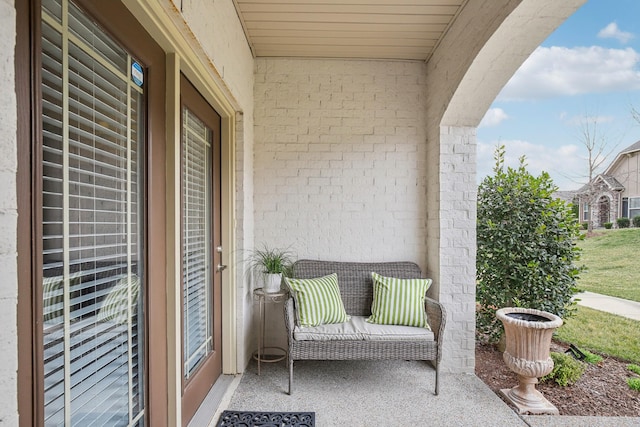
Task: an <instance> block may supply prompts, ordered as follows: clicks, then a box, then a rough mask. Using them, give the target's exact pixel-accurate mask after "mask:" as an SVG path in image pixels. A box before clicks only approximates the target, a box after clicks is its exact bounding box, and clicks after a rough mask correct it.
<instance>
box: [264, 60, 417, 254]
mask: <svg viewBox="0 0 640 427" xmlns="http://www.w3.org/2000/svg"><path fill="white" fill-rule="evenodd" d="M424 75H425V66H424V64H422V63H418V62H400V61H395V62H391V61H390V62H385V61H343V60H302V59H301V60H293V59H257V60H256V75H255V81H256V83H255V137H256V141H255V197H254V203H255V221H256V224H255V240H256V243H257V244H260V243H261V242H264V243H266V244H269V245H273V246H289V245H291V246H292V249H293V250H294V251H295V252H296V253H297V255H298V256H299V257H311V258H320V259H333V260H352V261H365V260H366V261H383V260H411V261H416V262H418V263H419V264H420V265H422V266H424V264H425V262H424V261H425V256H426V212H425V209H426V176H427V170H426V149H425V141H426V124H425V120H426V112H425V105H426V95H427V93H426V86H425V77H424Z"/></svg>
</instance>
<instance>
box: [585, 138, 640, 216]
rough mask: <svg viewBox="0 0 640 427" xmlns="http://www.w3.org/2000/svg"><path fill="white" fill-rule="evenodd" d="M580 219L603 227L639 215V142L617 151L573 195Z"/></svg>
mask: <svg viewBox="0 0 640 427" xmlns="http://www.w3.org/2000/svg"><path fill="white" fill-rule="evenodd" d="M576 199H577V202H578V204H579V209H580V210H579V212H580V221H581V222H585V223H586V222H587V221H591V222H592V226H593V227H604V224H606V223H608V222H611V223H613V224H614V227H615V226H616V220H617V219H618V218H630V219H631V218H633V217H635V216H639V215H640V141H638V142H636V143H635V144H632V145H630V146H629V147H627V148H625V149H624V150H622V151H620V152H619V153H618V154H617V155H616V157H615V159H614V160H613V161H612V162H611V164H610V165H609V167H608V168H607V169H606V170H605V171H604V173H601V174H599V175H597V176H596V177H595V178H594V179H593V181H592V184H591V185H585V186H583V187H582V188H580V190H578V192H577V195H576Z"/></svg>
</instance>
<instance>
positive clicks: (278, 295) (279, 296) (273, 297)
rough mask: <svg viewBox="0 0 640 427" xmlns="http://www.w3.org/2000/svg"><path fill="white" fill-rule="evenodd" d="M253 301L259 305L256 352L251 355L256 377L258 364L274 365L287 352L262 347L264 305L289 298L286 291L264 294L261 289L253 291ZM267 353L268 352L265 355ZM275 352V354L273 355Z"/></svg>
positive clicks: (282, 349)
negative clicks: (254, 361) (255, 368)
mask: <svg viewBox="0 0 640 427" xmlns="http://www.w3.org/2000/svg"><path fill="white" fill-rule="evenodd" d="M253 297H254V299H256V300H258V304H259V305H260V320H259V321H260V327H259V329H258V332H259V333H258V351H256V352H255V353H253V358H254V359H255V360H257V361H258V375H260V363H262V362H264V363H274V362H279V361H281V360H284V359H285V358H286V357H287V350H285V349H284V348H282V347H275V346H270V347H265V345H264V335H265V333H264V329H265V323H266V322H265V317H266V310H265V304H267V303H278V302H284V301H286V300H287V298H288V297H289V292H288V291H283V290H280V291H278V292H265V290H264V289H263V288H257V289H256V290H254V291H253ZM267 351H268V352H269V353H268V354H267ZM274 352H275V354H274Z"/></svg>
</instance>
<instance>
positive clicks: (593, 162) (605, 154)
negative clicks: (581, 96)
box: [578, 115, 640, 233]
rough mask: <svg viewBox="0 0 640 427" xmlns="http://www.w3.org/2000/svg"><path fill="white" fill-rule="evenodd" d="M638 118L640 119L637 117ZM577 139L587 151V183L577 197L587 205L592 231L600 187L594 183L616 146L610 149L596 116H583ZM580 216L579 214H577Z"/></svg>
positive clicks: (588, 220)
mask: <svg viewBox="0 0 640 427" xmlns="http://www.w3.org/2000/svg"><path fill="white" fill-rule="evenodd" d="M639 118H640V117H639ZM578 132H579V135H578V139H579V140H580V143H581V144H582V145H583V146H584V148H585V149H586V150H587V176H586V179H587V183H586V184H585V186H584V187H582V189H581V192H580V194H579V197H580V199H581V200H583V201H584V202H586V203H588V209H589V217H588V218H587V230H588V232H589V233H591V232H592V231H593V221H592V218H591V216H592V215H593V207H594V206H595V205H596V203H597V202H598V200H597V199H598V194H599V193H600V186H599V185H598V183H596V182H595V181H594V179H595V178H596V177H597V174H598V171H599V170H600V168H601V167H602V165H603V164H604V162H606V161H607V159H608V158H609V157H610V156H611V154H612V153H613V152H614V150H615V149H616V147H617V146H618V144H615V145H614V146H613V147H610V145H611V144H610V141H609V139H608V138H607V135H606V132H605V131H604V130H603V129H601V127H600V118H599V117H597V116H588V115H585V116H584V117H582V118H581V120H580V122H579V125H578ZM579 214H581V212H579Z"/></svg>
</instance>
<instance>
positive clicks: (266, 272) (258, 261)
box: [248, 245, 295, 293]
mask: <svg viewBox="0 0 640 427" xmlns="http://www.w3.org/2000/svg"><path fill="white" fill-rule="evenodd" d="M294 258H295V257H294V255H293V253H292V252H291V251H290V250H289V249H280V248H270V247H268V246H267V245H263V246H262V248H260V249H254V250H253V251H251V254H250V255H249V259H248V262H249V268H250V270H252V271H253V272H254V273H256V274H258V275H259V277H261V279H262V284H263V286H262V287H263V289H264V291H265V292H270V293H273V292H279V291H280V286H281V284H282V277H283V276H288V275H290V273H291V267H292V265H293V261H294Z"/></svg>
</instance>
